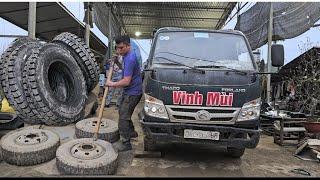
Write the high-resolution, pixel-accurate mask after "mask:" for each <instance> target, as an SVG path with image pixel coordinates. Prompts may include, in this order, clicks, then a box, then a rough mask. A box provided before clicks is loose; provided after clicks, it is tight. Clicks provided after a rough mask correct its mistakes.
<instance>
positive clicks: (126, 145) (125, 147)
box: [114, 141, 132, 152]
mask: <svg viewBox="0 0 320 180" xmlns="http://www.w3.org/2000/svg"><path fill="white" fill-rule="evenodd" d="M114 146H115V149H116V150H117V151H118V152H123V151H129V150H132V145H131V143H130V141H125V142H121V141H120V142H119V143H117V144H115V145H114Z"/></svg>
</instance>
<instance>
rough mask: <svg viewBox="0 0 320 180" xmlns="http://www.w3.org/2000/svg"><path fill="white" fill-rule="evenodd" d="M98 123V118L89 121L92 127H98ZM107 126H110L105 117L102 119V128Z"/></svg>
mask: <svg viewBox="0 0 320 180" xmlns="http://www.w3.org/2000/svg"><path fill="white" fill-rule="evenodd" d="M97 123H98V121H97V120H92V121H89V122H88V123H87V125H88V126H90V127H96V126H97ZM107 127H108V126H107V121H106V120H104V119H101V122H100V128H107Z"/></svg>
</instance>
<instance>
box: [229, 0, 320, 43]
mask: <svg viewBox="0 0 320 180" xmlns="http://www.w3.org/2000/svg"><path fill="white" fill-rule="evenodd" d="M272 6H273V32H272V34H273V36H272V39H273V40H284V39H290V38H293V37H296V36H299V35H300V34H302V33H304V32H306V31H307V30H309V29H310V27H312V26H313V25H314V24H315V22H317V21H318V20H319V19H320V2H295V3H293V2H279V3H276V2H272ZM269 15H270V2H257V3H256V4H255V5H253V6H252V7H251V8H250V9H249V10H248V11H246V12H245V13H243V14H241V15H240V19H239V20H238V22H237V24H236V27H235V29H236V30H240V31H242V32H243V33H244V34H245V35H246V37H247V38H248V40H249V43H250V46H251V48H252V49H257V48H259V47H261V46H262V45H264V44H266V43H267V41H268V25H269Z"/></svg>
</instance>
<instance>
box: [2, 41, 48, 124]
mask: <svg viewBox="0 0 320 180" xmlns="http://www.w3.org/2000/svg"><path fill="white" fill-rule="evenodd" d="M40 46H41V45H40V43H38V42H36V41H33V42H27V43H24V44H22V45H21V46H18V47H17V48H16V49H14V50H13V51H12V53H11V54H10V56H9V57H8V58H7V60H6V62H4V63H3V68H4V69H3V73H4V74H3V75H2V76H3V79H2V86H3V88H4V89H5V94H6V97H7V99H8V102H9V104H10V105H11V106H12V107H13V108H14V110H15V111H16V113H17V114H18V116H19V117H20V118H21V119H23V121H25V122H26V123H28V124H42V121H41V120H40V119H39V118H36V117H37V116H39V113H38V111H37V110H36V108H35V107H34V105H33V104H32V103H28V101H27V97H26V95H27V94H26V93H25V92H24V87H23V69H24V66H25V62H26V60H27V58H28V57H29V56H30V55H31V54H32V51H33V50H34V49H37V48H39V47H40Z"/></svg>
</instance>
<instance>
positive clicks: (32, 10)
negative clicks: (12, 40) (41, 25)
mask: <svg viewBox="0 0 320 180" xmlns="http://www.w3.org/2000/svg"><path fill="white" fill-rule="evenodd" d="M36 13H37V3H36V2H29V13H28V36H29V38H31V39H36V21H37V14H36Z"/></svg>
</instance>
